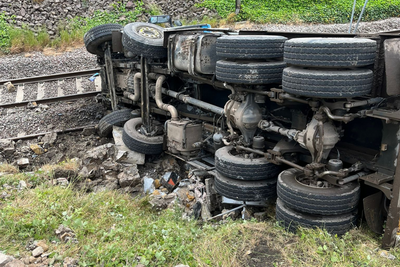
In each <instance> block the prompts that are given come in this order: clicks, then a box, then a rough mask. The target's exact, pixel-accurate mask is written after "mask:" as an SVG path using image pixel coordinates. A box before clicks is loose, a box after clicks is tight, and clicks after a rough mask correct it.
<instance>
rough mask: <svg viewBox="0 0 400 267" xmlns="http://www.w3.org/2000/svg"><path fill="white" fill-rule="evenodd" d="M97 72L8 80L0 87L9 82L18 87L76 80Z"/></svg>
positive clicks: (0, 82)
mask: <svg viewBox="0 0 400 267" xmlns="http://www.w3.org/2000/svg"><path fill="white" fill-rule="evenodd" d="M99 71H100V69H90V70H82V71H74V72H63V73H56V74H51V75H44V76H34V77H26V78H21V79H9V80H3V81H0V86H2V85H4V84H5V83H7V82H11V83H12V84H13V85H18V84H26V83H39V82H48V81H54V80H60V79H67V78H76V77H82V76H88V75H93V74H95V73H97V72H99Z"/></svg>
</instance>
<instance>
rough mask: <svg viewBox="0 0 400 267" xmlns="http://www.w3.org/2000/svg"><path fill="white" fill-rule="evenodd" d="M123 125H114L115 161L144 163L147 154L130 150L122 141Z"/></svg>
mask: <svg viewBox="0 0 400 267" xmlns="http://www.w3.org/2000/svg"><path fill="white" fill-rule="evenodd" d="M122 132H123V128H122V127H117V126H114V127H113V131H112V134H113V138H114V143H115V147H116V153H115V161H116V162H120V163H130V164H138V165H143V164H144V161H145V155H144V154H142V153H138V152H135V151H132V150H130V149H129V148H128V147H127V146H126V145H125V144H124V142H123V141H122Z"/></svg>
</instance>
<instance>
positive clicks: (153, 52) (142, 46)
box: [122, 22, 167, 58]
mask: <svg viewBox="0 0 400 267" xmlns="http://www.w3.org/2000/svg"><path fill="white" fill-rule="evenodd" d="M163 40H164V28H162V27H160V26H157V25H154V24H151V23H144V22H134V23H129V24H128V25H126V26H125V27H124V33H123V34H122V45H123V46H124V48H125V49H127V50H128V51H130V52H132V53H133V54H135V55H142V56H144V57H147V58H166V57H167V49H166V48H164V47H163Z"/></svg>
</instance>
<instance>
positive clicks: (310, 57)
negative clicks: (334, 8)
mask: <svg viewBox="0 0 400 267" xmlns="http://www.w3.org/2000/svg"><path fill="white" fill-rule="evenodd" d="M376 48H377V45H376V42H375V41H373V40H370V39H361V38H293V39H290V40H288V41H286V43H285V47H284V61H285V62H286V63H289V64H293V65H296V66H304V67H329V68H347V67H362V66H367V65H371V64H374V62H375V53H376Z"/></svg>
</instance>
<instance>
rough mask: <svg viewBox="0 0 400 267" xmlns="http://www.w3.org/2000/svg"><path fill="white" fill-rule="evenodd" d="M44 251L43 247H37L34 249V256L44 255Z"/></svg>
mask: <svg viewBox="0 0 400 267" xmlns="http://www.w3.org/2000/svg"><path fill="white" fill-rule="evenodd" d="M43 252H44V250H43V248H42V247H37V248H35V249H34V250H32V256H33V257H39V256H40V255H42V254H43Z"/></svg>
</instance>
